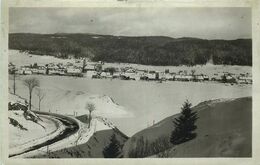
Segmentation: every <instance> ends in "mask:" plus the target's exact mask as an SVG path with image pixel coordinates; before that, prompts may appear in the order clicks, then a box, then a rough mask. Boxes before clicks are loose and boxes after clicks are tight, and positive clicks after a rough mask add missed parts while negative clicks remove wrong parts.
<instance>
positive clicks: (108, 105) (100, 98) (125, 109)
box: [9, 50, 252, 136]
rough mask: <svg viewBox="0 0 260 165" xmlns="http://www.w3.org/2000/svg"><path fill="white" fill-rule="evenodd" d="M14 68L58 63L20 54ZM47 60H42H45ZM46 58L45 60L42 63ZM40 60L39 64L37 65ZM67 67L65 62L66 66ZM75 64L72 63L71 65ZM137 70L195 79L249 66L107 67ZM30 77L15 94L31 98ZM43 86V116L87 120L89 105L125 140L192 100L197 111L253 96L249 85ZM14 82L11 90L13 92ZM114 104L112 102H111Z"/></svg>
mask: <svg viewBox="0 0 260 165" xmlns="http://www.w3.org/2000/svg"><path fill="white" fill-rule="evenodd" d="M9 57H10V58H9V60H10V62H13V63H14V64H16V65H18V64H20V65H24V63H25V62H28V63H30V64H31V63H33V62H34V61H33V60H35V62H37V61H38V62H39V63H40V62H42V63H44V62H47V63H49V62H58V61H60V60H61V59H57V58H54V57H50V56H45V57H44V56H34V55H32V57H30V56H29V55H21V54H19V53H17V51H13V50H11V51H10V56H9ZM42 58H43V59H42ZM44 58H47V59H48V60H47V59H46V60H44ZM37 59H38V60H37ZM65 61H66V60H65ZM71 61H74V60H71ZM109 65H110V66H119V67H121V66H134V67H135V66H138V67H140V69H142V68H149V67H150V68H152V69H153V70H162V71H163V70H164V69H170V71H178V70H188V71H189V70H192V69H194V68H196V73H201V72H202V73H204V74H206V73H208V74H213V73H216V72H223V71H229V72H232V73H250V74H251V69H252V67H248V66H220V65H219V66H215V65H206V66H195V67H187V66H180V67H174V66H169V67H167V66H144V65H136V64H109V63H106V64H105V66H104V67H106V66H109ZM26 77H27V76H20V77H18V78H17V93H18V94H19V95H21V96H23V97H25V98H28V90H27V89H26V88H25V87H24V85H23V84H22V80H23V79H24V78H26ZM34 77H37V78H38V79H39V80H40V83H41V88H42V89H43V90H44V92H45V93H46V97H45V98H44V100H43V101H42V110H43V111H47V112H48V111H51V112H54V113H60V114H68V115H74V113H77V115H78V116H79V115H83V114H87V113H88V112H87V110H86V109H85V105H86V103H88V102H92V103H94V104H95V106H96V110H95V112H94V113H95V114H96V115H99V116H103V117H107V118H109V120H112V121H113V123H115V125H117V127H118V128H119V129H120V130H121V131H122V132H124V133H125V134H127V135H129V136H131V135H133V134H134V133H136V132H137V131H139V130H141V129H144V128H146V127H148V126H151V125H152V124H153V123H154V122H155V123H156V122H158V121H160V120H162V119H164V118H165V117H168V116H170V115H173V114H176V113H179V112H180V107H181V106H182V104H183V102H184V101H185V100H186V99H188V100H189V101H190V102H191V103H192V104H193V105H196V104H198V103H200V102H202V101H205V100H213V99H219V98H238V97H246V96H252V86H251V85H240V86H239V85H233V86H232V85H227V84H220V83H199V82H165V83H156V82H144V81H122V80H112V81H110V80H97V79H89V78H75V77H60V76H36V75H34ZM12 82H13V81H12V80H11V79H10V81H9V86H10V88H12ZM112 100H113V101H112ZM32 101H33V104H34V105H35V107H37V105H38V100H37V97H35V95H34V97H33V100H32Z"/></svg>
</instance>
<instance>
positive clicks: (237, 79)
mask: <svg viewBox="0 0 260 165" xmlns="http://www.w3.org/2000/svg"><path fill="white" fill-rule="evenodd" d="M103 66H104V62H102V61H99V62H86V59H82V60H75V62H74V63H73V62H67V63H48V64H45V65H39V64H37V63H34V64H31V65H25V66H20V67H16V65H15V64H13V63H11V62H10V63H9V64H8V71H9V74H19V75H35V74H36V75H49V76H75V77H87V78H92V79H110V80H112V79H120V80H135V81H139V80H142V81H157V82H159V83H162V82H164V81H190V82H219V83H230V84H231V85H233V84H252V75H251V74H250V73H239V74H238V73H236V74H235V73H230V72H222V73H219V72H217V73H214V74H213V75H207V74H203V73H196V70H195V69H194V70H191V71H189V72H188V71H187V70H179V71H178V72H171V71H170V70H169V69H167V68H166V69H165V70H164V71H156V70H145V69H138V68H134V67H103Z"/></svg>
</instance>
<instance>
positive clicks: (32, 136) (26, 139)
mask: <svg viewBox="0 0 260 165" xmlns="http://www.w3.org/2000/svg"><path fill="white" fill-rule="evenodd" d="M8 113H9V117H10V118H12V119H14V120H16V121H18V122H19V124H21V125H22V126H23V127H24V128H26V129H27V130H21V129H20V128H18V127H15V126H13V125H11V124H9V147H10V148H9V154H15V153H19V152H23V151H24V150H26V149H27V148H29V147H30V146H33V145H37V144H39V143H42V142H44V141H46V140H49V139H51V138H53V136H55V135H57V133H60V131H62V130H63V129H64V128H62V124H61V123H60V122H59V121H58V120H54V119H51V118H49V117H47V116H46V117H44V116H41V117H40V118H41V119H42V120H43V121H40V120H39V121H38V123H35V122H33V121H31V120H26V119H25V118H24V116H23V113H24V112H23V111H8Z"/></svg>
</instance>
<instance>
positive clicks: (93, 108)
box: [86, 103, 96, 128]
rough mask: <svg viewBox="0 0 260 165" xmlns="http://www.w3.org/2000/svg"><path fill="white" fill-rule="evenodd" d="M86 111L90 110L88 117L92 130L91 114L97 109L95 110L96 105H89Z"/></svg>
mask: <svg viewBox="0 0 260 165" xmlns="http://www.w3.org/2000/svg"><path fill="white" fill-rule="evenodd" d="M86 109H87V110H88V112H89V117H88V128H90V122H91V119H92V117H91V113H92V112H93V111H94V110H95V109H96V108H95V105H94V104H93V103H87V105H86Z"/></svg>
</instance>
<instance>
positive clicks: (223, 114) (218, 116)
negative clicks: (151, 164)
mask: <svg viewBox="0 0 260 165" xmlns="http://www.w3.org/2000/svg"><path fill="white" fill-rule="evenodd" d="M193 110H194V111H197V112H198V117H199V119H198V121H197V126H198V129H197V130H196V132H197V137H196V138H195V139H193V140H190V141H188V142H185V143H182V144H180V145H176V146H172V145H171V144H170V142H169V137H170V134H171V131H172V130H173V129H174V126H173V123H172V121H173V119H174V118H176V117H177V116H178V114H177V115H173V116H171V117H168V118H166V119H164V120H162V121H161V122H159V123H157V124H155V125H154V126H152V127H150V128H147V129H145V130H143V131H140V132H138V133H136V134H135V135H134V136H132V137H131V138H130V139H129V140H128V141H127V142H126V143H125V145H124V148H123V150H124V156H125V157H135V156H136V153H137V152H138V155H139V156H140V155H141V156H143V157H146V156H152V155H153V157H250V156H251V155H252V98H238V99H234V100H214V101H206V102H203V103H200V104H198V105H197V106H195V107H194V108H193ZM151 144H153V145H152V147H153V148H154V147H155V148H157V150H156V149H151V148H149V147H146V146H149V145H151ZM140 146H141V147H140ZM142 146H144V147H145V148H143V150H142V151H140V149H138V148H142ZM158 153H159V154H158Z"/></svg>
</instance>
